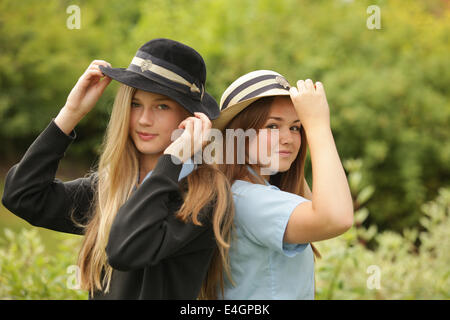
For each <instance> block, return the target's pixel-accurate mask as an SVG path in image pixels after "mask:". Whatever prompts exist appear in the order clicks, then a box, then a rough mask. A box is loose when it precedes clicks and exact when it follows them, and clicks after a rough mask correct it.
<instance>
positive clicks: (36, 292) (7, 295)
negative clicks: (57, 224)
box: [0, 228, 87, 300]
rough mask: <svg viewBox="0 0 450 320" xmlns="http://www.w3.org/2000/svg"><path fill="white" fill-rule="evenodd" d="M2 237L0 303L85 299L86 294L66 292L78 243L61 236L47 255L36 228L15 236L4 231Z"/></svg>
mask: <svg viewBox="0 0 450 320" xmlns="http://www.w3.org/2000/svg"><path fill="white" fill-rule="evenodd" d="M4 233H5V238H4V239H0V299H2V300H3V299H26V300H31V299H33V300H37V299H54V300H61V299H70V300H77V299H87V293H86V292H84V291H81V290H75V289H70V288H73V283H74V279H73V278H75V277H76V275H75V272H72V271H71V269H70V268H69V267H70V266H74V265H75V264H76V257H77V251H76V250H77V248H79V241H77V240H74V239H72V238H64V237H63V236H61V243H60V244H59V246H58V249H57V250H56V252H49V251H48V250H47V248H46V247H45V246H44V245H43V243H42V239H41V237H40V236H39V232H38V229H37V228H33V229H26V228H23V229H22V230H21V231H20V232H18V233H15V232H13V231H11V230H9V229H5V230H4ZM68 268H69V269H68ZM76 281H77V280H76V278H75V282H76ZM75 284H76V283H75Z"/></svg>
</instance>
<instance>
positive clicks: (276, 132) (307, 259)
mask: <svg viewBox="0 0 450 320" xmlns="http://www.w3.org/2000/svg"><path fill="white" fill-rule="evenodd" d="M220 106H221V115H220V117H219V118H218V119H216V120H213V127H214V128H217V129H220V130H222V131H223V133H224V134H225V133H226V134H225V135H226V141H227V142H226V143H225V144H224V153H223V154H225V155H227V156H228V155H230V154H233V155H234V159H233V161H229V158H227V159H226V160H225V159H222V160H223V161H222V163H221V164H220V168H221V170H222V171H223V172H224V173H225V175H226V176H227V178H228V179H229V181H230V184H231V185H232V192H233V197H234V205H235V220H234V221H235V227H236V230H235V231H236V232H235V237H234V240H232V242H231V247H230V251H229V259H230V266H231V276H232V278H231V280H230V281H228V280H227V282H226V285H225V289H224V291H222V292H221V291H220V290H218V293H219V296H221V297H223V298H225V299H314V292H315V291H314V289H315V284H314V254H315V255H316V256H318V257H320V254H319V253H318V251H317V250H316V249H315V248H314V246H313V245H312V242H314V241H321V240H325V239H330V238H333V237H336V236H338V235H340V234H342V233H344V232H345V231H346V230H348V229H349V228H350V227H351V225H352V223H353V205H352V198H351V194H350V190H349V187H348V183H347V179H346V176H345V173H344V170H343V168H342V164H341V161H340V159H339V155H338V152H337V150H336V146H335V143H334V139H333V135H332V132H331V128H330V116H329V107H328V103H327V99H326V96H325V90H324V87H323V85H322V84H321V83H320V82H316V83H315V85H314V84H313V82H312V81H311V80H310V79H307V80H306V81H303V80H300V81H298V82H297V86H293V87H291V86H290V85H289V83H288V82H287V81H286V79H285V78H284V77H283V76H282V75H280V74H279V73H276V72H274V71H269V70H259V71H254V72H250V73H248V74H246V75H244V76H242V77H240V78H239V79H237V80H236V81H235V82H233V83H232V84H231V85H230V86H229V87H228V88H227V90H226V91H225V92H224V94H223V95H222V98H221V102H220ZM238 130H241V131H240V132H243V131H244V130H245V131H244V132H246V133H248V132H250V131H251V130H254V131H255V132H257V133H256V135H255V136H251V135H249V136H250V138H249V139H248V140H245V143H241V144H240V145H236V144H235V143H233V142H234V140H236V138H235V136H236V134H235V135H232V134H230V133H232V132H233V131H234V132H237V131H238ZM241 141H242V140H241ZM307 146H309V149H310V154H311V162H312V176H313V189H312V195H311V194H310V190H309V188H308V185H307V184H306V181H305V179H304V165H305V159H306V151H307ZM239 148H240V149H241V151H242V152H239V151H238V149H239ZM261 151H264V152H261ZM239 154H245V157H244V158H245V159H244V161H241V162H239V161H238V160H239V159H237V158H238V155H239Z"/></svg>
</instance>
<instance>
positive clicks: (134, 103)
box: [131, 102, 141, 108]
mask: <svg viewBox="0 0 450 320" xmlns="http://www.w3.org/2000/svg"><path fill="white" fill-rule="evenodd" d="M140 106H141V105H140V104H139V103H137V102H131V107H132V108H136V107H140Z"/></svg>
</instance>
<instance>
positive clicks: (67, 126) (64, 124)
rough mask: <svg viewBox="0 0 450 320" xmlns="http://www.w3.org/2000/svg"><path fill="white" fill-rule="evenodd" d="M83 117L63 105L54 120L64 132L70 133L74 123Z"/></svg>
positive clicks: (74, 125)
mask: <svg viewBox="0 0 450 320" xmlns="http://www.w3.org/2000/svg"><path fill="white" fill-rule="evenodd" d="M82 118H83V116H82V115H80V114H78V113H75V112H73V111H71V110H70V109H68V108H67V107H66V106H64V107H63V108H62V109H61V110H60V111H59V113H58V115H57V116H56V118H55V120H54V122H55V123H56V125H57V126H58V127H59V128H60V129H61V131H63V132H64V133H65V134H67V135H70V133H71V132H72V130H73V129H75V127H76V125H77V124H78V123H79V122H80V121H81V119H82Z"/></svg>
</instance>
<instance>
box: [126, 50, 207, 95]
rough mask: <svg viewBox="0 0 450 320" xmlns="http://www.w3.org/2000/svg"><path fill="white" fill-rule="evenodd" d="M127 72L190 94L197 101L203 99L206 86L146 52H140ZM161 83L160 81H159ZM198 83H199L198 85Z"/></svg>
mask: <svg viewBox="0 0 450 320" xmlns="http://www.w3.org/2000/svg"><path fill="white" fill-rule="evenodd" d="M127 70H129V71H132V72H136V73H139V74H141V75H143V76H144V77H146V78H149V79H151V80H156V81H158V80H160V81H162V82H163V83H166V84H167V80H169V81H170V84H171V85H170V87H172V88H173V89H175V90H178V91H181V92H183V93H189V94H191V95H193V96H194V97H195V98H197V99H200V100H201V99H203V94H204V93H205V86H204V84H203V83H198V80H197V81H196V80H195V79H194V78H192V77H191V76H190V75H189V74H187V73H186V72H185V71H183V70H182V69H180V68H178V67H177V66H175V65H173V64H170V63H167V62H166V61H164V60H161V59H158V58H156V57H154V56H152V55H151V54H148V53H146V52H144V51H140V50H139V51H138V52H137V53H136V56H135V57H134V58H133V60H132V61H131V63H130V65H129V66H128V68H127ZM158 82H159V81H158ZM196 82H197V83H196Z"/></svg>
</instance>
